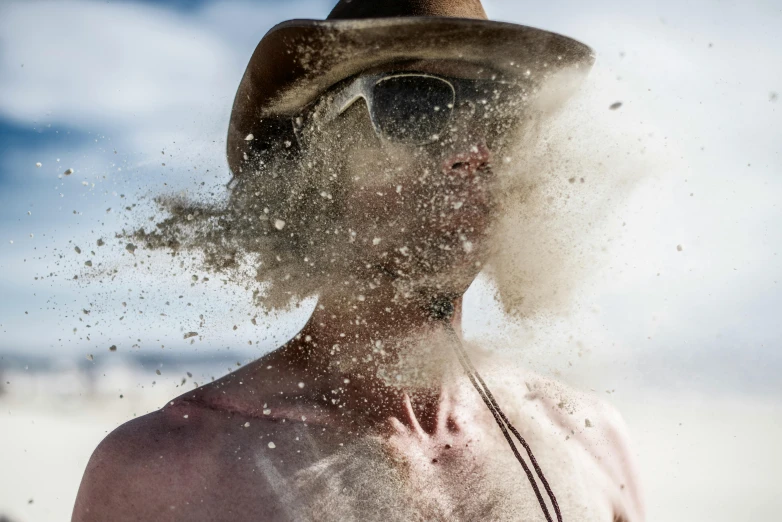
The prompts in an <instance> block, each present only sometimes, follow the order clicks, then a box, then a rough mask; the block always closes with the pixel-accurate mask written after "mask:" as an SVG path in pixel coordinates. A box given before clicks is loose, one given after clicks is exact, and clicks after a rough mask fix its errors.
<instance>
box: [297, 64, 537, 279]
mask: <svg viewBox="0 0 782 522" xmlns="http://www.w3.org/2000/svg"><path fill="white" fill-rule="evenodd" d="M375 74H376V75H377V73H375ZM380 76H382V73H380ZM444 78H445V79H446V80H448V81H451V82H453V83H457V82H464V84H465V86H461V85H459V87H462V88H458V89H457V90H456V95H455V99H454V101H453V104H452V107H448V109H449V110H450V116H449V118H448V119H447V124H446V125H445V126H444V127H442V128H440V129H439V130H438V132H436V133H435V132H432V133H431V134H432V135H433V136H434V139H430V140H427V142H426V143H422V144H411V143H405V142H403V140H397V139H394V138H393V137H389V136H388V135H386V134H385V133H384V132H383V130H384V129H378V128H377V125H376V123H377V122H376V121H374V119H375V117H376V115H375V114H373V113H372V111H373V110H374V107H373V100H372V99H369V100H366V99H363V98H361V99H357V100H356V101H355V102H354V103H352V105H350V106H349V107H348V108H347V109H346V110H345V111H344V112H342V113H341V114H339V116H338V117H335V118H333V119H331V120H330V121H328V122H326V123H325V124H319V125H318V126H317V129H305V131H304V132H305V133H307V137H308V139H307V140H306V148H305V151H304V156H303V161H302V168H304V169H305V170H306V167H307V166H310V167H312V168H311V171H310V174H315V172H314V171H315V170H317V171H321V172H320V173H321V175H323V174H324V173H323V171H324V170H325V171H326V172H328V175H327V176H325V178H326V179H325V180H324V191H323V192H322V195H324V196H325V197H327V198H334V199H339V200H340V204H339V206H340V213H341V218H342V219H341V222H342V224H343V225H344V226H345V227H346V228H347V229H348V233H349V234H351V242H352V243H353V244H354V245H355V246H357V247H359V248H357V249H355V250H354V252H360V253H361V254H360V255H358V256H357V259H356V266H355V268H356V269H359V270H363V269H367V268H369V269H370V270H382V271H384V272H386V273H392V274H394V276H395V277H397V278H400V279H402V280H407V281H410V282H414V283H415V284H416V285H424V286H429V287H432V286H433V287H436V288H437V290H438V291H446V292H461V291H464V290H465V289H466V287H467V286H468V285H469V284H470V282H471V281H472V279H473V278H474V277H475V275H476V274H477V273H478V272H479V271H480V269H481V266H482V264H483V262H484V260H485V257H486V241H485V240H486V237H487V234H488V232H489V230H490V227H491V224H492V217H493V212H492V211H493V209H494V208H495V206H496V200H497V198H496V194H495V190H496V186H497V183H496V181H497V180H496V166H498V164H500V165H501V164H502V163H503V159H504V158H505V157H506V156H505V154H506V153H507V149H508V146H509V143H511V142H512V141H513V137H514V136H515V132H516V130H517V129H518V127H519V124H520V122H521V120H522V119H523V116H524V115H523V105H522V104H523V102H522V98H521V93H520V92H519V91H518V90H514V89H511V88H509V87H508V86H507V85H504V84H499V83H496V84H493V83H492V82H491V81H488V82H478V83H475V82H471V81H465V80H454V79H451V78H448V77H444ZM373 81H374V80H373ZM324 96H326V97H328V93H327V94H326V95H324ZM415 96H416V93H410V97H411V98H415ZM400 99H402V100H404V99H406V95H405V93H404V92H402V93H400ZM422 101H424V102H425V101H426V100H422ZM324 103H328V98H326V99H325V100H324ZM436 109H437V108H436ZM400 110H404V107H402V108H401V109H400ZM433 116H435V115H434V114H433ZM436 117H441V115H436ZM416 124H417V125H422V126H423V127H424V128H423V130H420V129H413V131H416V132H417V131H418V130H420V132H418V134H420V135H423V136H428V135H429V133H428V132H427V130H426V128H425V127H426V125H427V124H428V122H427V118H426V117H423V118H421V119H419V120H417V122H416ZM379 131H380V132H379ZM313 158H317V160H316V161H314V162H313V161H312V159H313ZM337 180H338V181H337ZM332 192H339V197H338V198H337V195H336V194H332Z"/></svg>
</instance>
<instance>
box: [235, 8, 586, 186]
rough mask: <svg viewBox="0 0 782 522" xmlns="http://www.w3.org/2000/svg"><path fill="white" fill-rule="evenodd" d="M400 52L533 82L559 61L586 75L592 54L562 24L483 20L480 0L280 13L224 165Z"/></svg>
mask: <svg viewBox="0 0 782 522" xmlns="http://www.w3.org/2000/svg"><path fill="white" fill-rule="evenodd" d="M407 60H415V61H430V60H431V61H441V60H449V61H461V62H467V63H471V64H474V65H478V66H485V67H486V68H487V69H488V70H490V71H492V74H498V75H500V76H501V77H503V79H506V80H508V79H510V80H512V79H514V78H523V79H525V80H526V81H530V82H534V83H538V84H539V83H542V81H543V80H545V78H547V77H549V76H551V75H552V74H554V73H556V72H558V71H561V70H562V69H564V68H573V69H576V70H578V71H581V72H582V73H583V76H586V74H587V73H588V71H589V69H590V68H591V66H592V64H593V63H594V54H593V52H592V50H591V49H590V48H589V47H588V46H586V45H584V44H583V43H581V42H578V41H577V40H574V39H572V38H568V37H566V36H562V35H560V34H556V33H552V32H549V31H544V30H541V29H536V28H533V27H526V26H523V25H516V24H511V23H504V22H495V21H490V20H488V19H486V14H485V12H484V11H483V8H482V7H481V4H480V1H479V0H385V1H378V0H342V1H341V2H340V3H339V4H338V5H337V6H336V7H335V8H334V10H333V11H332V13H331V14H330V15H329V17H328V19H326V20H289V21H287V22H283V23H281V24H279V25H277V26H275V27H274V28H272V29H271V30H270V31H269V32H268V33H267V34H266V36H264V37H263V39H262V40H261V42H260V43H259V44H258V46H257V47H256V49H255V52H254V53H253V55H252V58H251V59H250V62H249V64H248V66H247V70H246V71H245V73H244V77H243V78H242V81H241V83H240V84H239V90H238V91H237V93H236V98H235V100H234V105H233V112H232V114H231V121H230V125H229V129H228V143H227V153H228V163H229V166H230V168H231V171H232V172H233V173H234V175H239V174H240V173H241V171H242V163H243V161H244V160H245V159H246V158H247V157H248V155H249V154H251V153H252V151H253V150H258V148H265V147H267V146H268V143H269V141H270V140H274V139H278V140H279V139H284V137H285V136H288V135H289V134H290V132H291V130H292V129H291V118H292V117H294V116H295V115H296V114H297V113H298V112H299V111H300V110H301V109H302V108H303V107H304V106H306V105H308V104H309V103H311V102H312V101H314V100H315V99H316V98H317V97H318V96H319V95H320V94H322V93H323V92H324V91H326V90H328V89H329V88H330V87H332V86H333V85H335V84H337V83H339V82H340V81H342V80H344V79H346V78H349V77H351V76H354V75H357V74H359V73H361V72H362V71H365V70H367V69H370V68H374V67H378V66H382V65H384V64H392V63H394V62H400V61H407Z"/></svg>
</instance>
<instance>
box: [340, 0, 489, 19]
mask: <svg viewBox="0 0 782 522" xmlns="http://www.w3.org/2000/svg"><path fill="white" fill-rule="evenodd" d="M395 16H448V17H454V18H474V19H480V20H487V19H488V17H487V16H486V11H484V10H483V5H481V0H380V1H378V0H340V1H339V3H338V4H337V5H336V6H335V7H334V9H333V10H332V11H331V14H329V17H328V19H329V20H344V19H358V18H388V17H395Z"/></svg>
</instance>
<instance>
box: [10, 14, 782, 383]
mask: <svg viewBox="0 0 782 522" xmlns="http://www.w3.org/2000/svg"><path fill="white" fill-rule="evenodd" d="M627 4H628V3H627V2H620V1H599V2H576V1H563V2H547V3H542V4H541V3H539V2H535V3H532V2H519V1H516V0H504V1H503V0H493V1H491V2H489V1H487V2H485V5H486V9H487V11H488V13H489V15H490V17H492V18H495V19H501V20H506V21H512V22H516V23H523V24H526V25H532V26H537V27H541V28H545V29H549V30H554V31H557V32H561V33H564V34H567V35H569V36H573V37H576V38H579V39H581V40H582V41H584V42H586V43H588V44H590V45H591V46H593V47H594V48H595V49H596V51H597V54H598V62H597V65H596V67H595V70H594V72H593V74H592V77H591V81H593V82H594V84H595V85H596V86H597V87H598V92H601V93H602V92H604V93H605V94H604V101H605V106H606V107H607V106H608V105H609V104H610V103H613V102H614V101H616V100H617V99H621V100H622V101H623V102H624V106H623V108H622V110H621V111H619V112H617V113H616V117H617V118H619V120H617V121H619V122H621V123H617V125H626V126H628V127H629V126H635V127H638V126H645V127H644V128H648V129H649V132H650V133H656V135H657V136H658V137H659V136H663V137H664V139H665V140H666V143H667V144H668V146H667V148H666V151H667V152H666V153H667V154H669V155H671V156H674V158H673V159H674V160H676V161H675V162H671V163H670V164H671V165H672V167H671V168H670V170H668V171H666V172H661V173H659V174H657V175H656V176H657V177H656V178H655V179H654V180H653V182H652V183H651V184H649V185H648V186H646V188H644V189H643V190H640V191H639V193H638V194H636V195H635V196H634V198H633V200H632V201H631V211H629V212H628V217H627V220H628V225H629V229H628V234H627V235H626V236H625V239H624V241H623V242H622V243H621V245H616V246H615V250H612V252H611V266H612V267H613V268H612V269H611V270H605V271H603V272H601V274H598V275H596V279H595V281H594V282H593V283H592V286H591V287H590V288H592V293H591V294H590V297H589V300H590V303H591V305H593V306H591V307H590V310H593V309H594V310H596V311H595V312H590V313H584V314H581V315H578V314H576V315H574V317H571V318H569V319H567V320H563V323H562V329H563V330H564V331H577V332H579V333H578V336H577V337H579V339H580V340H581V342H582V344H585V345H587V346H589V347H590V353H591V354H592V355H591V357H589V358H587V360H580V361H579V364H578V365H577V370H574V371H577V372H580V374H579V376H577V377H578V378H582V380H584V381H590V378H589V377H588V375H590V374H591V373H592V372H597V371H598V370H600V369H602V370H605V371H607V372H608V373H609V374H610V375H612V377H611V378H612V379H627V378H630V379H640V380H644V381H648V382H651V383H657V382H666V383H668V384H669V385H671V386H690V385H692V386H695V384H697V386H702V387H704V388H709V387H711V388H719V387H720V386H722V385H724V384H725V383H727V384H729V385H730V387H731V389H744V390H747V391H752V392H757V393H775V394H778V393H780V392H782V388H781V386H782V385H781V384H780V383H779V380H778V379H777V378H776V375H777V372H778V371H779V370H782V357H780V355H779V353H780V350H779V344H780V338H782V336H781V335H780V334H782V327H781V326H780V322H779V321H778V320H777V318H776V315H777V313H776V312H775V311H777V310H779V309H780V308H781V307H782V299H781V298H780V290H779V286H778V284H777V281H780V280H781V279H782V273H781V272H782V267H781V266H780V259H779V256H777V253H778V252H780V249H781V248H782V233H780V228H779V225H778V224H779V223H780V217H782V216H780V207H779V204H778V202H779V201H781V200H782V199H780V196H782V181H781V180H780V173H782V157H780V148H781V147H782V145H781V144H782V101H776V98H775V96H778V95H779V94H782V69H780V67H779V66H778V64H779V63H782V49H781V48H780V46H779V45H778V35H779V34H782V8H781V7H780V6H779V5H775V3H773V2H770V1H769V2H759V1H758V2H741V3H739V2H725V1H711V2H710V1H704V0H700V1H695V2H674V1H662V2H655V3H633V4H634V5H627ZM330 8H331V3H330V2H326V1H316V0H291V1H286V2H279V1H272V0H267V1H254V2H250V1H238V0H231V1H226V2H217V1H209V0H197V1H196V0H194V1H186V0H176V1H169V2H153V1H141V2H139V1H122V2H116V1H111V2H106V1H102V2H98V1H86V0H82V1H70V0H63V1H51V2H44V1H36V0H25V1H14V0H6V1H5V2H3V3H2V4H0V291H1V292H2V296H3V297H2V300H0V324H1V325H2V327H0V352H4V351H5V352H22V353H31V354H41V355H47V356H53V357H55V356H56V357H78V358H82V357H83V356H84V354H85V353H92V352H93V351H95V352H100V351H103V350H105V347H106V346H108V345H110V344H119V345H120V346H122V347H124V348H128V349H131V347H132V346H133V345H137V346H139V347H138V348H133V349H137V350H150V351H151V350H159V349H160V346H161V345H165V346H167V349H173V350H180V351H186V350H202V351H209V350H224V349H226V348H227V347H229V346H230V347H231V349H232V350H243V351H244V352H246V353H249V354H255V355H257V354H259V353H261V352H262V351H263V350H265V349H269V348H270V347H272V346H273V345H274V344H275V343H276V342H279V341H280V340H281V339H283V338H284V337H285V336H286V335H288V334H289V333H291V332H292V331H293V330H295V328H296V325H297V324H300V322H301V321H302V320H303V317H304V315H305V312H301V313H299V314H298V315H295V314H294V316H292V317H283V318H277V320H274V321H271V322H270V323H263V322H261V323H259V324H261V326H255V325H251V324H250V323H249V317H251V316H252V315H253V314H254V313H255V312H254V311H253V310H252V309H251V308H250V307H249V304H248V303H247V302H246V299H245V298H244V297H243V296H242V295H241V292H238V291H236V289H233V290H231V291H226V289H225V288H222V289H221V288H220V285H219V284H215V283H212V282H210V284H198V285H195V286H191V284H190V283H191V282H190V279H189V277H190V275H189V274H184V275H181V274H180V275H176V274H175V271H173V270H172V271H171V272H170V274H171V275H168V276H167V277H166V278H164V279H165V280H164V281H162V282H161V278H160V274H159V273H149V272H147V273H145V272H144V271H143V270H142V271H138V272H137V273H134V275H132V276H127V275H120V276H118V277H117V278H115V280H113V281H109V279H108V278H107V280H106V281H105V282H104V283H101V284H96V283H93V284H88V285H85V284H83V283H81V282H76V283H75V282H74V281H73V280H72V277H73V275H75V274H77V273H80V271H81V270H82V262H83V261H86V260H87V259H88V258H91V259H93V260H95V263H96V264H97V263H104V265H103V266H104V267H105V266H117V267H121V266H128V265H129V264H130V263H132V262H135V261H138V259H131V256H130V255H129V254H127V252H125V251H124V249H123V248H122V245H120V244H117V242H110V241H107V243H108V244H107V246H105V247H101V248H98V247H96V246H95V242H96V240H97V239H98V238H99V237H102V238H106V239H108V238H110V237H111V236H112V235H113V232H114V231H116V230H118V229H121V228H122V227H123V226H124V225H126V224H127V218H125V217H123V215H122V212H121V209H122V208H123V207H124V206H125V205H127V202H128V201H131V200H132V201H136V200H137V199H138V196H139V195H144V194H147V195H150V194H155V193H159V192H160V191H163V190H165V191H174V190H192V189H193V188H194V186H196V185H197V184H199V183H201V182H204V183H206V184H207V185H209V186H214V187H215V189H214V190H215V191H219V187H220V186H221V185H222V184H223V183H225V182H226V181H227V179H228V174H227V167H226V165H225V160H224V158H223V151H224V138H225V136H224V135H225V129H226V127H227V121H228V116H229V114H230V107H231V103H232V100H233V95H234V92H235V90H236V86H237V85H238V82H239V79H240V78H241V75H242V73H243V70H244V67H245V65H246V62H247V60H248V58H249V56H250V54H251V53H252V50H253V49H254V47H255V45H256V44H257V42H258V40H259V39H260V38H261V37H262V36H263V34H264V33H265V32H266V31H267V30H268V29H269V28H270V27H271V26H272V25H274V24H275V23H277V22H279V21H282V20H285V19H290V18H299V17H305V18H323V17H325V16H326V14H327V13H328V11H329V10H330ZM775 93H779V94H775ZM601 103H602V101H601ZM115 151H116V153H115ZM58 159H59V161H58ZM666 161H667V159H666ZM37 162H40V163H41V164H42V166H41V167H40V168H38V167H36V166H35V165H36V163H37ZM163 163H165V166H164V165H163ZM661 163H663V162H662V159H661ZM666 164H667V163H666ZM68 168H73V169H74V171H75V172H74V174H73V175H71V176H67V177H64V176H62V174H63V172H65V170H66V169H68ZM207 171H208V172H207ZM690 194H694V195H693V196H691V195H690ZM123 195H125V197H124V198H123V197H122V196H123ZM142 201H143V200H142ZM108 208H112V211H111V212H107V209H108ZM28 212H30V214H29V215H28ZM30 234H32V235H33V236H32V237H30ZM11 241H13V243H11ZM678 244H683V245H684V246H685V249H684V251H683V252H678V251H677V250H676V246H677V245H678ZM76 245H78V246H79V247H80V248H81V249H82V251H83V253H82V255H81V257H78V256H77V255H76V254H75V252H74V250H73V247H74V246H76ZM55 249H57V250H55ZM90 251H95V252H96V254H95V255H94V256H91V255H90V254H89V252H90ZM60 256H63V257H62V258H61V257H60ZM129 272H132V271H123V272H122V273H123V274H126V273H129ZM658 273H660V274H661V275H660V276H657V274H658ZM49 274H54V275H51V276H50V275H49ZM201 276H203V274H201ZM35 277H39V278H41V277H43V279H39V280H37V281H36V280H35ZM81 281H83V279H82V280H81ZM780 284H782V283H780ZM161 289H162V290H161ZM142 291H145V292H148V293H147V294H145V295H143V297H145V300H144V303H143V306H142V304H141V301H140V300H139V298H140V297H141V292H142ZM180 295H182V296H183V297H182V298H181V299H180V298H179V296H180ZM127 296H131V297H127ZM171 296H173V299H172V298H171ZM172 300H174V301H175V302H174V303H173V304H168V305H166V304H165V303H166V302H171V301H172ZM474 301H475V302H476V303H477V302H480V301H481V298H480V296H478V297H476V298H475V299H474ZM122 302H126V303H128V306H126V307H123V306H122V305H121V303H122ZM188 302H189V303H190V306H187V304H186V303H188ZM134 303H135V305H134ZM134 306H135V308H134ZM475 306H476V307H477V305H475ZM486 306H488V305H486V303H485V302H484V303H483V308H481V311H480V314H484V315H483V316H480V317H478V318H476V319H475V325H474V326H473V328H474V331H475V332H480V331H481V328H482V327H483V326H481V325H486V324H490V323H491V324H496V321H500V319H498V318H497V317H496V315H497V312H496V311H491V310H487V308H486ZM131 308H132V309H133V311H134V312H136V315H135V316H134V315H133V314H131V313H128V312H127V309H131ZM84 309H88V310H91V313H90V315H86V314H83V312H82V310H84ZM194 310H196V311H198V312H199V313H193V311H194ZM475 310H478V308H475ZM139 311H141V312H146V315H145V314H144V313H141V314H139V313H137V312H139ZM25 312H27V313H25ZM160 313H166V315H165V316H161V315H160ZM201 313H203V314H204V315H205V316H206V320H201V319H200V318H199V315H200V314H201ZM248 314H249V315H248ZM492 314H493V315H492ZM153 316H154V317H153ZM119 317H123V319H122V320H121V321H120V320H119ZM492 318H493V319H492ZM493 321H494V322H493ZM88 323H92V324H90V329H89V330H88V329H87V328H86V325H87V324H88ZM202 324H203V325H202ZM234 324H237V325H238V326H239V328H238V329H237V330H233V329H232V325H234ZM73 328H77V331H76V332H75V333H74V332H73ZM193 329H198V331H200V332H202V333H203V334H204V339H203V340H201V341H199V342H198V343H197V344H194V345H187V344H185V343H183V342H182V335H181V332H182V331H183V330H184V331H191V330H193ZM88 336H89V340H87V337H88ZM138 339H141V341H138ZM568 339H569V336H568V335H566V334H565V333H563V332H559V333H555V334H551V337H550V339H549V341H548V343H549V344H546V343H543V344H544V345H546V346H549V345H551V344H555V343H562V346H564V347H565V348H563V350H564V351H565V352H566V353H567V354H572V351H573V350H575V348H573V346H572V343H571V341H569V340H568ZM248 341H252V342H253V344H252V345H249V344H248ZM568 343H571V344H568ZM530 353H531V355H530V357H533V355H534V354H535V353H542V352H535V350H532V351H531V352H530ZM567 357H568V356H567V355H566V356H564V359H563V360H565V359H567ZM568 360H569V359H568ZM562 366H563V367H564V366H565V365H564V364H562ZM606 368H608V370H606ZM693 383H695V384H693Z"/></svg>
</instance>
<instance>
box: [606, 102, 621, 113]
mask: <svg viewBox="0 0 782 522" xmlns="http://www.w3.org/2000/svg"><path fill="white" fill-rule="evenodd" d="M621 106H622V102H614V103H612V104H611V105H610V106H609V107H608V108H609V109H611V110H612V111H615V110H617V109H618V108H619V107H621Z"/></svg>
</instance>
